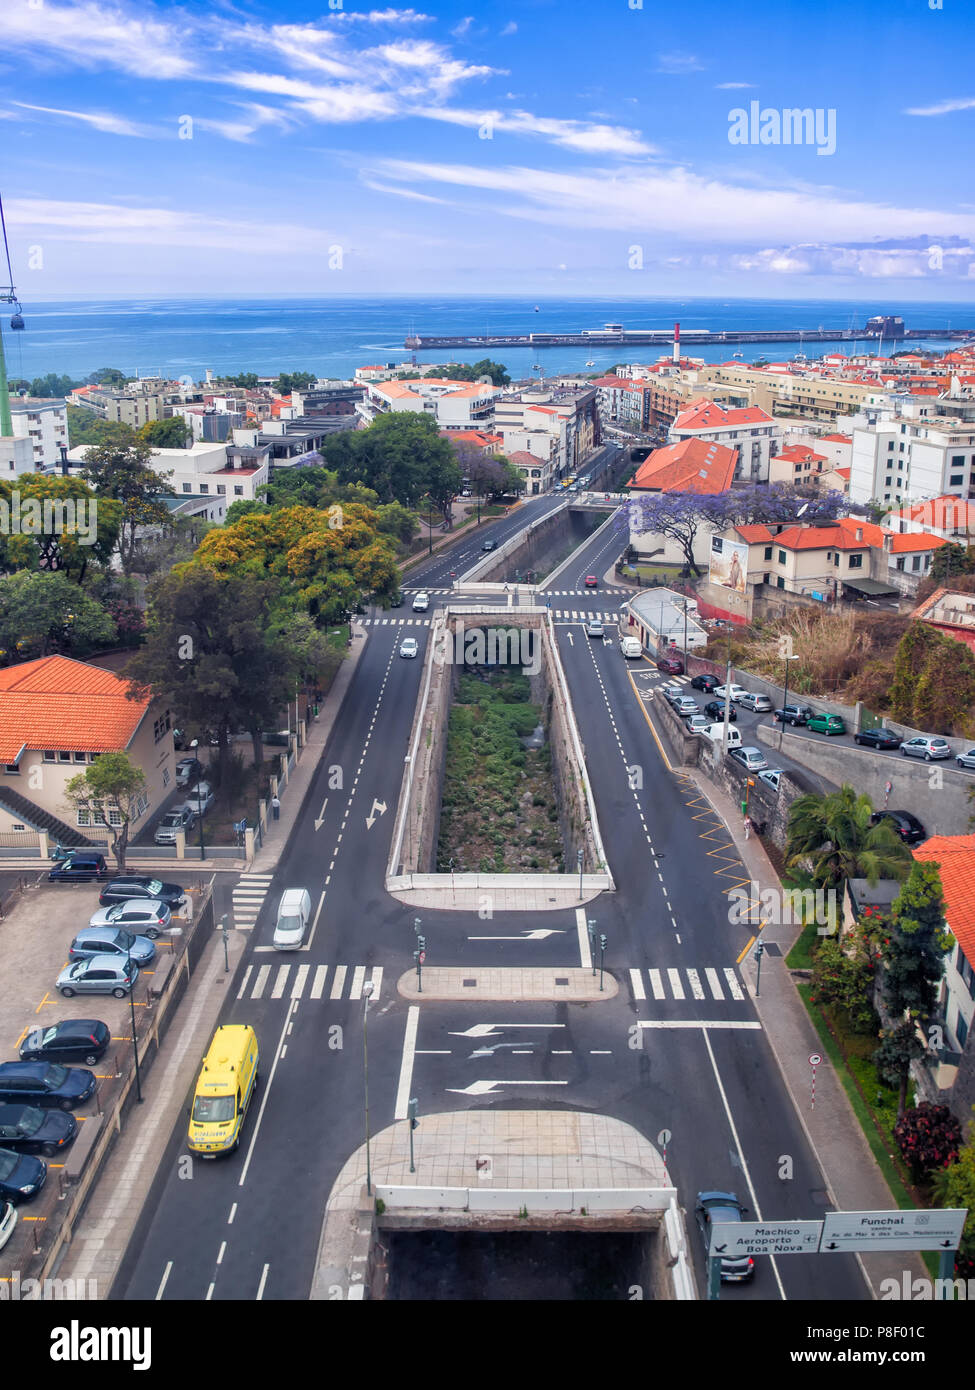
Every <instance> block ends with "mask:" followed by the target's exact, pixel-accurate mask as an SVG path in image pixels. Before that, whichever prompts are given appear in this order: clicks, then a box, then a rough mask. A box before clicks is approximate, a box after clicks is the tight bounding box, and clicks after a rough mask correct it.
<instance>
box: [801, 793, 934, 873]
mask: <svg viewBox="0 0 975 1390" xmlns="http://www.w3.org/2000/svg"><path fill="white" fill-rule="evenodd" d="M872 813H873V805H872V803H871V801H870V798H869V797H868V796H863V795H860V796H858V795H857V793H856V791H855V790H854V788H853V787H851V786H850V785H849V784H848V783H847V784H844V785H843V786H842V787H841V788H840V790H839V791H838V792H829V793H828V794H827V795H825V796H820V795H817V794H813V793H811V794H809V795H807V796H800V797H797V799H796V800H795V801H794V802H793V803H792V805H791V807H790V808H789V824H788V829H787V830H786V842H785V853H786V865H787V867H788V868H790V869H796V868H798V869H806V870H807V871H808V872H809V874H810V877H811V878H812V881H813V883H814V884H815V886H817V887H821V888H838V887H839V886H840V885H841V884H842V882H843V881H844V879H847V878H865V879H867V881H868V882H869V883H876V882H877V880H878V879H879V878H896V879H905V878H906V877H907V875H908V873H909V872H910V869H911V865H912V863H913V858H912V856H911V852H910V850H909V849H908V847H907V846H906V845H905V844H904V843H903V842H902V841H901V840H900V839H899V838H898V836H897V832H896V831H895V830H894V828H893V825H892V823H891V822H890V821H889V820H886V819H885V820H882V821H881V822H880V823H879V824H878V825H871V824H870V816H871V814H872Z"/></svg>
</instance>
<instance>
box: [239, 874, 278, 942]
mask: <svg viewBox="0 0 975 1390" xmlns="http://www.w3.org/2000/svg"><path fill="white" fill-rule="evenodd" d="M270 887H271V875H270V874H245V875H244V877H243V878H242V879H240V880H239V882H238V883H237V885H236V887H235V888H234V891H233V893H232V894H231V910H232V912H233V916H234V926H235V928H236V929H237V930H238V931H250V930H251V928H252V927H253V926H255V925H256V923H257V919H258V917H259V916H260V913H261V908H262V907H263V906H264V899H265V898H266V897H267V895H268V891H269V889H270Z"/></svg>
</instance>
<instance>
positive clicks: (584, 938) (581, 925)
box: [576, 907, 592, 970]
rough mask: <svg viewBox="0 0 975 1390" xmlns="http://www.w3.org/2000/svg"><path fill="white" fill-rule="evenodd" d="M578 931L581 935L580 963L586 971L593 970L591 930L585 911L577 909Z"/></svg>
mask: <svg viewBox="0 0 975 1390" xmlns="http://www.w3.org/2000/svg"><path fill="white" fill-rule="evenodd" d="M576 931H577V932H578V934H579V963H580V965H581V966H582V968H583V969H584V970H590V969H591V968H592V952H591V951H590V949H589V928H588V926H587V925H586V913H585V909H584V908H581V907H577V908H576Z"/></svg>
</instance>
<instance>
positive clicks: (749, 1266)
mask: <svg viewBox="0 0 975 1390" xmlns="http://www.w3.org/2000/svg"><path fill="white" fill-rule="evenodd" d="M747 1211H748V1208H747V1207H743V1206H742V1204H741V1202H739V1200H738V1198H737V1197H736V1196H735V1194H734V1193H733V1192H699V1193H698V1194H697V1205H696V1206H695V1208H694V1215H695V1216H696V1217H697V1224H698V1228H699V1230H700V1232H701V1236H702V1239H703V1240H704V1253H705V1254H707V1253H708V1251H709V1249H710V1246H711V1227H712V1226H714V1225H718V1224H720V1225H724V1224H726V1223H727V1222H731V1221H744V1219H745V1215H746V1213H747ZM754 1273H755V1261H754V1260H753V1259H752V1257H751V1256H750V1255H742V1256H740V1257H739V1258H731V1259H725V1258H723V1259H722V1260H721V1280H722V1283H728V1284H739V1283H741V1282H742V1281H743V1280H744V1279H750V1278H751V1277H752V1275H753V1274H754Z"/></svg>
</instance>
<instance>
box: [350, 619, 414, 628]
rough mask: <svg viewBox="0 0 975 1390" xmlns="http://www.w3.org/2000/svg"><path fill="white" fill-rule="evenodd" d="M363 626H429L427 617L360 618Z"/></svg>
mask: <svg viewBox="0 0 975 1390" xmlns="http://www.w3.org/2000/svg"><path fill="white" fill-rule="evenodd" d="M359 622H360V623H361V624H362V626H363V627H429V626H430V619H429V618H360V619H359Z"/></svg>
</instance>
